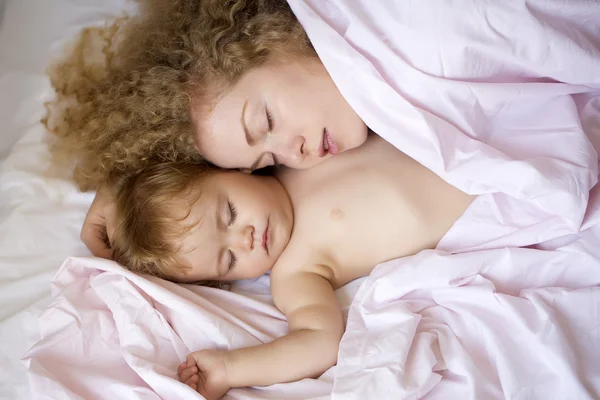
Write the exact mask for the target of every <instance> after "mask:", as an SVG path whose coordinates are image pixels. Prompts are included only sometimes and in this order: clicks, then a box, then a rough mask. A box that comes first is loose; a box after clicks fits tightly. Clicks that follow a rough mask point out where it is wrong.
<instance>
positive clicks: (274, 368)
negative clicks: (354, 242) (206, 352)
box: [227, 271, 344, 387]
mask: <svg viewBox="0 0 600 400" xmlns="http://www.w3.org/2000/svg"><path fill="white" fill-rule="evenodd" d="M278 272H279V271H278ZM271 290H272V293H273V300H274V301H275V305H276V306H277V307H278V308H279V309H280V310H281V311H282V312H283V313H284V314H285V315H286V316H287V318H288V324H289V333H288V335H287V336H284V337H281V338H279V339H276V340H274V341H273V342H271V343H267V344H264V345H260V346H255V347H248V348H245V349H239V350H235V351H232V352H230V353H229V355H228V357H227V369H228V378H229V383H230V384H231V386H232V387H241V386H255V385H260V386H266V385H272V384H275V383H283V382H290V381H295V380H299V379H303V378H308V377H317V376H319V375H320V374H322V373H323V372H325V371H326V370H327V369H328V368H330V367H331V366H333V365H335V363H336V361H337V352H338V347H339V342H340V339H341V337H342V334H343V332H344V322H343V318H342V312H341V309H340V306H339V304H338V302H337V299H336V297H335V293H334V290H333V288H332V287H331V284H330V283H329V281H327V280H326V279H325V278H323V277H321V276H319V275H317V274H314V273H309V272H294V273H285V272H284V273H277V272H275V271H273V272H272V274H271Z"/></svg>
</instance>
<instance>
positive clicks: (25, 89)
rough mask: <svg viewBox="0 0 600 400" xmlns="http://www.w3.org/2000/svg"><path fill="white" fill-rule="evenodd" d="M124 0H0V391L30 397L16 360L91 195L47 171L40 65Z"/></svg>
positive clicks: (30, 340)
mask: <svg viewBox="0 0 600 400" xmlns="http://www.w3.org/2000/svg"><path fill="white" fill-rule="evenodd" d="M125 6H126V5H125V0H103V1H95V0H53V1H45V0H1V1H0V21H1V24H0V399H10V400H15V399H28V398H30V393H29V389H28V383H27V370H26V367H25V365H24V364H23V363H22V362H21V361H20V358H21V357H22V356H23V354H24V353H25V351H27V349H28V348H29V347H31V346H32V345H33V344H34V343H35V342H36V341H37V340H38V339H39V333H38V328H37V322H36V318H37V316H38V315H39V313H40V312H41V311H42V310H43V309H44V308H45V307H46V306H47V305H48V302H49V301H50V284H49V282H50V280H51V278H52V276H53V275H54V274H55V273H56V271H57V269H58V267H59V266H60V265H61V264H62V262H63V261H64V260H65V258H66V257H67V256H70V255H76V254H79V255H87V254H88V253H87V251H86V249H85V248H84V246H83V245H82V244H81V242H80V241H79V230H80V227H81V223H82V221H83V218H84V216H85V212H86V210H87V208H88V207H89V204H90V202H91V199H92V197H91V195H90V194H82V193H79V192H77V190H76V189H75V188H74V186H73V185H72V184H70V183H69V182H67V181H66V180H65V179H64V178H60V177H50V176H48V175H47V170H48V157H47V151H46V147H45V145H44V143H43V138H44V135H45V133H44V129H43V127H42V126H41V124H40V123H39V120H40V118H41V117H42V115H43V112H44V107H43V101H44V100H45V99H48V98H49V96H51V93H52V91H51V88H50V86H49V83H48V79H47V78H46V77H45V75H44V70H45V67H46V65H47V62H48V60H49V59H50V58H51V56H52V55H53V54H55V52H56V51H57V49H58V48H59V47H60V46H61V45H62V44H63V43H64V42H65V39H69V38H72V37H73V35H74V34H75V32H77V31H78V30H79V29H81V28H82V27H83V26H86V25H90V24H98V23H102V21H104V20H105V19H106V18H107V17H109V16H111V15H118V13H120V12H121V10H123V9H124V8H125Z"/></svg>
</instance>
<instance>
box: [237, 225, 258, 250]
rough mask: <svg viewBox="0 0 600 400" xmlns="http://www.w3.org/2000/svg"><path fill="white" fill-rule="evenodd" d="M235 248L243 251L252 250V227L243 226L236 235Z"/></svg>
mask: <svg viewBox="0 0 600 400" xmlns="http://www.w3.org/2000/svg"><path fill="white" fill-rule="evenodd" d="M236 245H237V246H236V247H238V248H239V249H240V250H243V251H250V250H253V249H254V227H253V226H250V225H248V226H245V227H244V228H242V229H241V230H240V231H239V233H238V235H237V243H236Z"/></svg>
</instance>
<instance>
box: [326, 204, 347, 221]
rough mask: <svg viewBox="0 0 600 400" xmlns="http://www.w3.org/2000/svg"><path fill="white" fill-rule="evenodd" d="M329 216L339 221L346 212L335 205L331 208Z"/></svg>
mask: <svg viewBox="0 0 600 400" xmlns="http://www.w3.org/2000/svg"><path fill="white" fill-rule="evenodd" d="M329 217H330V218H331V219H332V220H334V221H339V220H341V219H342V218H344V212H343V211H342V210H341V209H340V208H338V207H334V208H332V209H331V212H330V213H329Z"/></svg>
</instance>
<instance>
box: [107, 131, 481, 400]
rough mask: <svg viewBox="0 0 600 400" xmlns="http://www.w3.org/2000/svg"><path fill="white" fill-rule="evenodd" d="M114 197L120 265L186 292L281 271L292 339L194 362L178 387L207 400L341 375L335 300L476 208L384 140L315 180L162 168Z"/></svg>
mask: <svg viewBox="0 0 600 400" xmlns="http://www.w3.org/2000/svg"><path fill="white" fill-rule="evenodd" d="M116 190H117V192H118V201H117V219H118V221H119V224H118V227H117V229H116V232H115V235H114V241H113V243H112V249H113V258H114V259H115V260H116V261H118V262H119V263H121V264H122V265H124V266H126V267H127V268H129V269H131V270H132V271H134V272H140V273H149V274H152V275H156V276H160V277H163V278H165V279H169V280H172V281H175V282H185V283H193V282H198V283H206V282H213V283H214V282H219V281H222V282H227V281H233V280H239V279H249V278H256V277H259V276H261V275H263V274H265V273H266V272H268V271H270V272H271V274H270V279H271V291H272V296H273V301H274V303H275V305H276V306H277V307H278V308H279V309H280V310H281V311H282V312H283V313H284V314H285V316H286V317H287V320H288V324H289V333H288V334H287V335H286V336H284V337H281V338H278V339H276V340H274V341H272V342H270V343H266V344H262V345H259V346H254V347H248V348H242V349H237V350H233V351H219V350H200V351H197V352H194V353H192V354H190V355H189V356H188V357H187V360H186V362H184V363H183V364H181V365H180V366H179V368H178V374H179V378H180V380H181V381H182V382H184V383H186V384H188V385H189V386H191V387H192V388H193V389H195V390H197V391H198V392H200V393H201V394H202V395H204V396H205V397H206V398H208V399H218V398H220V397H221V396H222V395H224V394H225V393H226V392H227V391H228V390H229V389H230V388H233V387H243V386H256V385H261V386H263V385H271V384H275V383H282V382H290V381H295V380H299V379H302V378H307V377H316V376H319V375H320V374H322V373H323V372H324V371H326V370H327V369H328V368H330V367H331V366H333V365H334V364H335V363H336V360H337V352H338V346H339V342H340V340H341V337H342V334H343V332H344V321H343V318H342V312H341V309H340V307H339V305H338V303H337V300H336V297H335V294H334V291H335V290H336V289H337V288H339V287H341V286H343V285H345V284H346V283H348V282H350V281H352V280H354V279H356V278H359V277H363V276H366V275H368V274H369V273H370V272H371V271H372V269H373V268H374V267H375V266H376V265H377V264H379V263H382V262H384V261H387V260H391V259H395V258H399V257H403V256H407V255H412V254H415V253H417V252H419V251H421V250H424V249H432V248H435V247H436V245H437V243H438V242H439V241H440V240H441V238H442V237H443V236H444V235H445V233H446V232H447V231H448V230H449V229H450V227H451V226H452V225H453V224H454V222H455V221H456V220H457V219H458V218H459V217H460V216H461V214H462V213H463V212H464V211H465V209H466V208H467V207H468V206H469V204H470V202H471V201H472V199H473V198H472V197H471V196H469V195H467V194H465V193H463V192H461V191H460V190H458V189H457V188H455V187H453V186H451V185H449V184H448V183H446V182H445V181H443V180H442V179H441V178H439V177H438V176H437V175H435V174H434V173H433V172H431V171H430V170H428V169H427V168H425V167H423V166H422V165H420V164H419V163H417V162H416V161H414V160H413V159H411V158H410V157H408V156H407V155H405V154H403V153H402V152H400V151H399V150H397V149H396V148H395V147H393V146H392V145H390V144H388V143H387V142H386V141H385V140H383V139H381V138H379V137H378V136H374V135H372V136H370V137H369V138H368V140H367V142H366V143H365V145H363V146H361V147H360V148H357V149H355V150H351V151H347V152H345V153H343V154H339V155H338V156H337V157H335V158H333V159H331V160H327V161H325V162H323V163H321V164H319V165H317V166H315V167H313V168H310V169H306V170H292V169H282V170H278V171H277V172H276V173H275V176H258V175H249V174H245V173H242V172H238V171H225V170H220V169H216V168H213V167H209V166H207V165H197V164H185V165H182V164H162V165H155V166H152V167H150V168H148V169H146V170H144V171H142V172H141V173H139V174H137V175H135V176H128V177H124V178H122V179H121V180H120V181H119V182H117V184H116ZM307 349H310V351H307ZM257 366H260V367H257Z"/></svg>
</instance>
